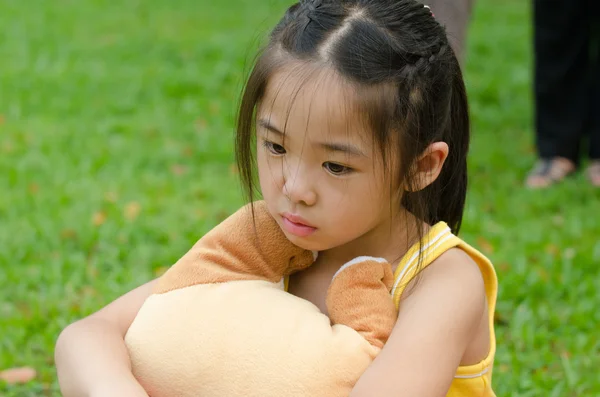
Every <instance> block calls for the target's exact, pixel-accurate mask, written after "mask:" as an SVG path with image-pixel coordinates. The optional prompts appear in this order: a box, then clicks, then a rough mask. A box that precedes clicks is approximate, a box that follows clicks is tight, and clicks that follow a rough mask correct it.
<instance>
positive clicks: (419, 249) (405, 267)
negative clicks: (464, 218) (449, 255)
mask: <svg viewBox="0 0 600 397" xmlns="http://www.w3.org/2000/svg"><path fill="white" fill-rule="evenodd" d="M460 243H461V240H460V239H459V238H458V237H456V236H455V235H454V234H452V231H451V230H450V228H449V227H448V225H447V224H446V223H445V222H439V223H437V224H435V225H434V226H433V227H432V228H431V229H430V230H429V233H427V235H426V236H424V237H423V240H421V243H420V244H419V243H417V244H415V245H413V246H412V247H411V248H410V249H409V250H408V252H407V253H406V255H404V257H403V258H402V260H400V263H399V264H398V267H397V268H396V271H395V273H394V286H393V288H392V298H393V299H394V303H395V304H396V307H399V306H400V297H401V296H402V293H403V292H404V289H405V288H406V286H407V285H408V284H409V283H410V282H411V281H412V280H413V279H414V278H415V277H416V276H417V275H418V274H419V272H420V271H421V270H423V269H425V268H426V267H427V266H429V265H430V264H431V263H432V262H433V261H434V260H436V259H437V258H438V257H439V256H440V255H441V254H443V253H444V252H446V251H447V250H449V249H450V248H454V247H456V246H457V245H459V244H460ZM419 253H421V255H419Z"/></svg>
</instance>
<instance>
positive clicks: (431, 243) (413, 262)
mask: <svg viewBox="0 0 600 397" xmlns="http://www.w3.org/2000/svg"><path fill="white" fill-rule="evenodd" d="M451 248H460V249H462V250H463V251H464V252H466V253H467V254H468V255H469V256H470V257H471V258H472V259H473V260H474V261H475V262H476V263H477V265H478V266H479V269H480V270H481V274H482V276H483V280H484V283H485V292H486V295H487V304H488V311H489V321H490V352H489V353H488V355H487V357H485V358H484V359H483V360H482V361H480V362H479V363H477V364H474V365H468V366H461V367H459V368H458V370H457V372H456V375H455V376H454V380H453V381H452V385H451V386H450V390H449V391H448V394H447V395H446V396H447V397H471V396H478V397H493V396H495V394H494V391H493V390H492V367H493V364H494V355H495V353H496V336H495V333H494V311H495V308H496V296H497V293H498V279H497V277H496V272H495V270H494V267H493V266H492V263H491V262H490V261H489V260H488V259H487V258H486V257H485V256H484V255H483V254H481V253H480V252H479V251H477V250H476V249H475V248H473V247H471V246H470V245H468V244H467V243H465V242H464V241H462V240H461V239H460V238H458V237H456V236H455V235H454V234H452V232H451V231H450V228H449V227H448V225H447V224H446V223H444V222H440V223H437V224H436V225H435V226H433V227H432V228H431V229H430V230H429V232H428V233H427V235H425V236H424V238H423V240H422V241H421V244H418V243H417V244H415V245H414V246H412V247H411V248H410V249H409V250H408V252H407V253H406V255H404V257H403V258H402V259H401V260H400V263H399V264H398V267H397V269H396V271H395V273H394V287H393V289H392V298H393V299H394V303H395V304H396V307H399V305H400V300H401V297H402V292H403V291H404V289H405V287H406V286H407V284H408V283H409V282H410V281H411V280H413V279H414V278H415V277H416V276H417V275H418V273H419V272H420V271H421V270H423V269H425V268H426V267H427V266H429V265H430V264H431V263H432V262H433V261H434V260H435V259H437V258H438V257H439V256H440V255H441V254H443V253H444V252H446V251H448V250H449V249H451ZM419 251H420V252H421V255H422V261H421V263H420V264H419V260H418V258H419Z"/></svg>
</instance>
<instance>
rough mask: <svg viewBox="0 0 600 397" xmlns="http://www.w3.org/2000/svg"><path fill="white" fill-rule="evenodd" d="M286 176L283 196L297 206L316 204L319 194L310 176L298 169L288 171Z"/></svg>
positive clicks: (293, 168) (292, 168)
mask: <svg viewBox="0 0 600 397" xmlns="http://www.w3.org/2000/svg"><path fill="white" fill-rule="evenodd" d="M287 174H288V175H284V184H283V194H284V195H285V196H286V197H287V198H288V200H290V201H291V202H293V203H295V204H302V205H306V206H312V205H315V204H316V201H317V193H316V191H315V186H314V183H313V182H312V179H311V178H310V175H308V174H307V173H305V172H304V173H303V172H302V170H301V169H298V167H291V169H288V173H287Z"/></svg>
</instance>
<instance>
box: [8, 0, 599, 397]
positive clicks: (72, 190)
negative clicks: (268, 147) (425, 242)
mask: <svg viewBox="0 0 600 397" xmlns="http://www.w3.org/2000/svg"><path fill="white" fill-rule="evenodd" d="M289 4H290V2H289V1H283V0H267V1H259V2H253V1H247V0H230V1H227V2H213V1H207V0H202V1H192V0H177V1H167V0H147V1H144V2H142V1H137V0H120V1H118V2H110V1H106V0H80V1H74V0H60V1H54V2H46V1H40V0H31V1H20V0H4V1H2V2H0V269H1V271H0V370H1V369H4V368H11V367H17V366H32V367H34V368H35V369H36V370H37V371H38V377H37V378H36V380H34V381H33V382H30V383H28V384H26V385H21V386H14V385H13V386H11V385H7V384H0V396H9V397H16V396H18V397H24V396H43V395H47V396H58V395H60V394H59V391H58V385H57V382H56V379H55V378H56V374H55V370H54V366H53V348H54V342H55V338H56V337H57V335H58V333H59V332H60V330H61V329H62V328H63V327H64V326H66V325H67V324H68V323H70V322H72V321H74V320H75V319H78V318H80V317H82V316H84V315H86V314H89V313H90V312H92V311H94V310H97V309H98V308H100V307H101V306H103V305H104V304H106V303H107V302H109V301H110V300H112V299H114V298H115V297H117V296H119V295H120V294H122V293H124V292H126V291H128V290H130V289H132V288H133V287H135V286H137V285H139V284H142V283H144V282H145V281H147V280H149V279H151V278H153V277H155V276H156V275H157V274H160V273H161V272H162V271H164V269H165V268H166V267H168V266H169V265H170V264H172V263H173V262H174V261H175V260H176V259H178V257H179V256H181V255H182V254H183V253H184V252H185V251H187V249H188V248H189V247H190V246H191V245H192V244H193V243H194V242H195V241H196V240H197V239H198V238H199V237H200V236H201V235H202V234H203V233H205V232H206V231H207V230H209V229H210V228H211V227H212V226H214V225H215V224H216V223H217V222H219V221H220V220H221V219H223V218H224V217H226V216H227V215H228V214H229V213H231V212H232V211H234V210H235V209H237V208H238V207H239V206H240V205H241V204H242V196H241V192H240V189H239V185H238V183H237V176H236V175H235V172H234V170H233V165H232V164H233V154H232V148H233V121H234V114H235V111H236V105H237V103H238V98H239V92H240V90H241V87H242V83H243V79H244V76H245V75H246V73H247V72H248V70H249V67H250V64H251V62H252V59H253V56H254V52H255V50H256V48H257V46H258V45H259V44H260V43H261V40H262V39H263V38H264V37H265V35H266V33H267V32H268V31H269V29H270V28H271V27H272V26H273V24H274V23H275V22H276V21H277V19H278V18H279V17H280V16H281V15H282V12H283V10H284V9H285V8H286V7H287V6H288V5H289ZM530 37H531V26H530V9H529V3H528V2H524V1H518V0H504V1H502V2H498V1H493V0H479V1H478V2H477V6H476V9H475V14H474V18H473V23H472V25H471V29H470V37H469V48H468V59H467V64H466V81H467V85H468V89H469V94H470V101H471V109H472V117H473V145H472V150H471V157H470V159H471V163H470V167H471V186H470V193H469V200H468V209H467V214H466V219H465V221H464V223H463V225H464V226H463V237H464V238H465V239H466V240H467V241H469V242H471V243H472V244H473V245H475V246H476V247H478V248H479V249H481V250H482V251H483V252H484V253H486V254H487V255H489V256H490V257H491V258H492V260H493V261H494V262H495V264H496V266H497V270H498V273H499V278H500V283H501V289H500V296H499V303H498V316H497V317H498V324H497V333H498V353H497V359H496V367H495V373H494V384H495V389H496V391H497V394H498V395H499V396H542V395H543V396H597V395H600V378H599V377H598V376H597V371H598V367H599V366H600V339H599V338H598V336H597V335H598V328H599V324H600V321H599V320H600V314H599V311H598V310H597V307H598V306H599V305H600V277H599V274H598V273H599V272H598V265H599V264H600V237H599V236H600V200H599V198H600V191H598V190H594V189H592V188H591V187H589V186H588V185H587V184H586V183H585V178H584V177H583V176H581V175H579V176H576V177H575V178H572V179H570V180H568V181H567V182H566V183H564V184H562V185H561V186H558V187H555V188H552V189H550V190H546V191H533V192H532V191H527V190H525V189H523V187H522V180H523V177H524V175H525V173H526V172H527V171H528V169H529V168H530V167H531V165H532V164H533V161H534V153H535V152H534V147H533V130H532V104H531V93H530V87H531V63H532V54H531V38H530Z"/></svg>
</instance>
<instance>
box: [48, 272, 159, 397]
mask: <svg viewBox="0 0 600 397" xmlns="http://www.w3.org/2000/svg"><path fill="white" fill-rule="evenodd" d="M155 283H156V280H154V281H151V282H149V283H146V284H144V285H142V286H141V287H138V288H136V289H134V290H133V291H130V292H128V293H127V294H125V295H123V296H121V297H120V298H118V299H117V300H115V301H114V302H112V303H110V304H109V305H107V306H106V307H104V308H103V309H101V310H99V311H98V312H96V313H94V314H92V315H90V316H88V317H86V318H84V319H82V320H79V321H77V322H75V323H73V324H71V325H69V326H68V327H66V328H65V329H64V330H63V331H62V332H61V334H60V336H59V337H58V340H57V342H56V351H55V362H56V368H57V372H58V380H59V383H60V388H61V391H62V393H63V395H64V396H65V397H71V396H72V397H82V396H93V397H103V396H106V397H108V396H128V397H138V396H139V397H147V396H148V395H147V394H146V392H145V391H144V389H143V388H142V387H141V386H140V384H139V383H138V382H137V381H136V380H135V378H134V377H133V375H132V373H131V363H130V360H129V355H128V353H127V349H126V347H125V342H124V338H125V334H126V333H127V330H128V329H129V326H130V325H131V323H132V322H133V319H134V318H135V316H136V315H137V313H138V311H139V310H140V308H141V306H142V304H143V303H144V301H145V300H146V298H147V297H148V296H150V295H151V293H152V289H153V286H154V284H155Z"/></svg>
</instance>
